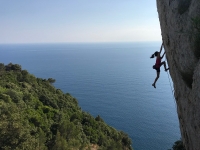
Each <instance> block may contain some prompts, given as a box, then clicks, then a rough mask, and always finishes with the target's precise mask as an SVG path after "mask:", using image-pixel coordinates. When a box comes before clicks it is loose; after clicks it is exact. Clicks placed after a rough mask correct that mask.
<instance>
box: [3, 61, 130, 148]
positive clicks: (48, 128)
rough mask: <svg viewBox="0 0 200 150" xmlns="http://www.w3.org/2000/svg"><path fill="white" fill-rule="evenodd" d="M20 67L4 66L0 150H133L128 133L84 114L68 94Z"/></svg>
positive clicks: (100, 119) (50, 79)
mask: <svg viewBox="0 0 200 150" xmlns="http://www.w3.org/2000/svg"><path fill="white" fill-rule="evenodd" d="M53 82H55V80H54V79H52V78H49V79H48V80H46V79H41V78H36V77H35V76H33V75H31V74H29V73H28V72H27V71H26V70H22V69H21V66H20V65H17V64H11V63H10V64H8V65H4V64H2V63H1V64H0V120H1V121H0V149H2V150H8V149H13V150H21V149H29V150H40V149H43V150H71V149H82V150H86V149H90V146H91V144H94V145H98V146H99V149H102V150H103V149H105V150H107V149H113V150H115V149H116V150H119V149H121V150H123V149H126V150H131V149H132V148H131V146H130V145H131V140H130V138H129V137H128V135H127V134H125V133H123V132H120V131H117V130H115V129H114V128H112V127H110V126H108V125H107V124H106V123H105V122H104V121H103V119H102V118H101V117H100V116H99V115H98V116H97V117H96V118H94V117H93V116H91V115H90V114H88V113H86V112H83V111H82V110H81V108H80V107H79V106H78V101H77V100H76V99H75V98H74V97H72V96H71V95H70V94H69V93H66V94H64V93H63V92H62V91H61V90H59V89H55V88H54V87H53V85H52V83H53Z"/></svg>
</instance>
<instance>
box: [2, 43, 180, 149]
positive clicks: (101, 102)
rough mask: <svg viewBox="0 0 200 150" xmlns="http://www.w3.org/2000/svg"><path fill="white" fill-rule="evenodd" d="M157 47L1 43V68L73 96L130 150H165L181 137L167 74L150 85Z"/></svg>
mask: <svg viewBox="0 0 200 150" xmlns="http://www.w3.org/2000/svg"><path fill="white" fill-rule="evenodd" d="M160 44H161V43H160V42H133V43H57V44H56V43H53V44H50V43H49V44H47V43H46V44H0V63H4V64H8V63H13V64H20V65H21V66H22V69H25V70H28V71H29V73H31V74H33V75H34V76H36V77H39V78H46V79H48V78H54V79H55V80H56V82H55V83H54V86H55V87H56V88H57V89H61V90H62V91H63V92H64V93H70V94H71V95H72V96H73V97H75V98H76V99H77V100H78V103H79V106H80V107H81V109H82V110H83V111H85V112H89V113H90V114H91V115H92V116H94V117H96V116H97V115H100V116H101V118H103V120H104V121H105V122H106V123H107V124H108V125H110V126H112V127H114V128H116V129H118V130H122V131H124V132H125V133H127V134H128V135H129V137H130V138H131V139H132V147H133V148H134V150H168V149H171V148H172V146H173V144H174V142H175V141H177V140H179V139H180V137H181V135H180V129H179V122H178V117H177V106H176V102H175V100H174V96H173V82H172V80H171V77H170V72H165V71H164V68H163V67H161V72H160V78H159V79H158V81H157V84H156V88H154V87H153V86H152V83H153V81H154V79H155V77H156V71H155V70H154V69H152V66H153V65H154V64H155V59H150V56H151V54H153V53H154V52H155V51H159V49H160ZM163 51H164V50H163ZM163 59H164V60H165V58H163Z"/></svg>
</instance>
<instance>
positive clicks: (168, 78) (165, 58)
mask: <svg viewBox="0 0 200 150" xmlns="http://www.w3.org/2000/svg"><path fill="white" fill-rule="evenodd" d="M165 62H167V59H166V56H165ZM167 76H168V79H169V84H170V87H171V91H172V96H173V99H174V103H175V104H176V99H175V97H174V89H173V88H172V84H171V81H170V75H169V73H168V71H167Z"/></svg>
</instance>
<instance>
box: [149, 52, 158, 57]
mask: <svg viewBox="0 0 200 150" xmlns="http://www.w3.org/2000/svg"><path fill="white" fill-rule="evenodd" d="M155 56H158V51H156V52H155V53H154V54H152V55H151V57H150V58H154V57H155Z"/></svg>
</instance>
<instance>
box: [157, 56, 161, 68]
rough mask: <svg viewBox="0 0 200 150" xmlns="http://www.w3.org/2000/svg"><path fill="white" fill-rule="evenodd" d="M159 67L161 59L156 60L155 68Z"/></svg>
mask: <svg viewBox="0 0 200 150" xmlns="http://www.w3.org/2000/svg"><path fill="white" fill-rule="evenodd" d="M160 65H161V58H157V59H156V68H160Z"/></svg>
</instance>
